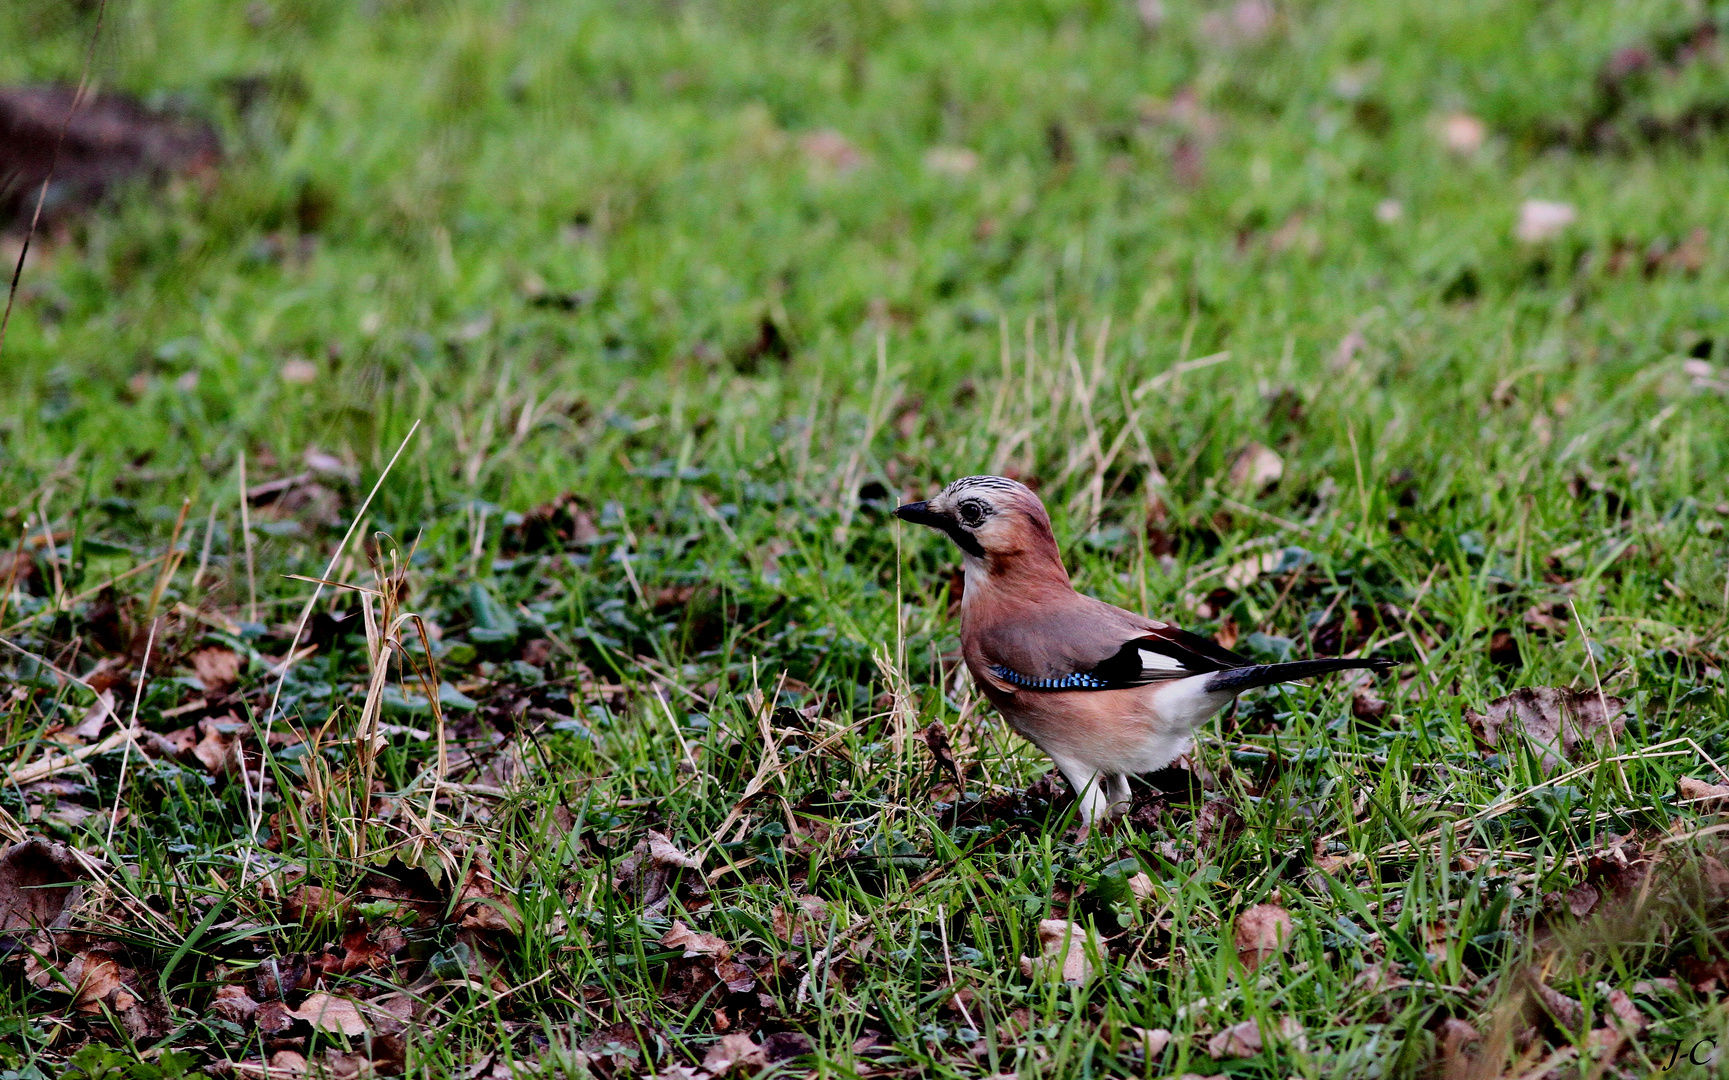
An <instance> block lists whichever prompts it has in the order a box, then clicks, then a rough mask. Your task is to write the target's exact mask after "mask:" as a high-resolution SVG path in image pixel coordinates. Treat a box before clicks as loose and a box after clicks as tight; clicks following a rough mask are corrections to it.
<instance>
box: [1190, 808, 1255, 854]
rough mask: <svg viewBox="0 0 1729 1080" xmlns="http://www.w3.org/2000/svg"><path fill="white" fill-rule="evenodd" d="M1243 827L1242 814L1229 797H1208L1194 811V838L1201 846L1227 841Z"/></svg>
mask: <svg viewBox="0 0 1729 1080" xmlns="http://www.w3.org/2000/svg"><path fill="white" fill-rule="evenodd" d="M1242 829H1243V815H1241V814H1239V813H1238V812H1237V805H1236V803H1233V802H1232V801H1231V800H1229V799H1208V800H1207V801H1206V802H1204V803H1202V804H1201V808H1200V810H1198V811H1196V813H1195V839H1196V841H1197V842H1198V843H1199V844H1200V846H1201V847H1203V848H1211V847H1213V846H1215V845H1217V844H1223V843H1228V842H1229V841H1230V839H1231V837H1233V836H1235V835H1236V834H1237V833H1239V832H1241V831H1242Z"/></svg>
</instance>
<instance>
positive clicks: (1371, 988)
mask: <svg viewBox="0 0 1729 1080" xmlns="http://www.w3.org/2000/svg"><path fill="white" fill-rule="evenodd" d="M1357 985H1358V986H1361V987H1362V988H1363V990H1364V991H1365V992H1367V993H1370V994H1384V993H1386V992H1387V991H1389V990H1397V989H1398V988H1399V987H1401V986H1409V985H1411V980H1409V979H1407V978H1405V977H1404V976H1402V975H1400V974H1399V973H1398V972H1396V971H1394V970H1393V969H1392V968H1390V967H1389V966H1388V965H1386V964H1370V965H1369V966H1368V967H1366V968H1364V969H1363V973H1362V974H1361V975H1359V976H1357Z"/></svg>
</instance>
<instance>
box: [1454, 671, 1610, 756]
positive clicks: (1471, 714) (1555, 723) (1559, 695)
mask: <svg viewBox="0 0 1729 1080" xmlns="http://www.w3.org/2000/svg"><path fill="white" fill-rule="evenodd" d="M1626 705H1627V703H1626V702H1625V701H1624V700H1622V699H1621V698H1618V697H1612V696H1609V695H1606V694H1605V695H1602V696H1599V695H1598V693H1597V691H1595V690H1571V689H1568V688H1567V687H1564V686H1527V687H1520V688H1519V689H1517V690H1515V691H1513V692H1512V693H1511V694H1508V695H1507V696H1506V697H1501V698H1496V699H1495V700H1494V701H1491V702H1490V703H1489V708H1488V711H1487V712H1484V713H1480V712H1477V711H1476V710H1474V709H1467V710H1466V711H1465V718H1466V720H1468V721H1469V722H1470V724H1471V726H1472V727H1473V728H1474V729H1475V730H1476V731H1477V732H1478V733H1479V734H1480V735H1481V736H1482V738H1483V741H1484V742H1486V743H1488V744H1489V745H1490V746H1494V747H1501V745H1502V743H1501V737H1502V735H1503V734H1506V733H1508V732H1511V733H1513V734H1514V735H1521V734H1522V735H1524V736H1525V737H1526V738H1528V739H1529V740H1530V741H1531V744H1532V747H1533V748H1534V749H1535V750H1536V751H1537V752H1538V753H1539V754H1540V755H1541V757H1542V763H1543V771H1544V772H1553V771H1555V769H1557V768H1559V767H1560V766H1561V764H1562V763H1563V762H1565V761H1572V760H1575V759H1577V757H1578V756H1579V751H1580V749H1581V747H1584V746H1587V745H1594V746H1597V747H1600V748H1605V749H1606V748H1608V747H1611V746H1613V745H1614V743H1615V740H1616V739H1617V738H1618V737H1619V736H1620V734H1621V731H1622V729H1623V728H1625V727H1626V725H1627V719H1626V716H1625V713H1624V710H1625V708H1626ZM1604 706H1607V707H1608V709H1607V715H1605V710H1604Z"/></svg>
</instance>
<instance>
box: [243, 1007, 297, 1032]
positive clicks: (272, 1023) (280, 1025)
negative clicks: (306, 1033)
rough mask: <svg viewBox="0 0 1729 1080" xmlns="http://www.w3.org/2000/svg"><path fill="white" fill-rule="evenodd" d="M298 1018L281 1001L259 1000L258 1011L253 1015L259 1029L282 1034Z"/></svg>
mask: <svg viewBox="0 0 1729 1080" xmlns="http://www.w3.org/2000/svg"><path fill="white" fill-rule="evenodd" d="M296 1019H298V1017H296V1016H295V1015H294V1012H293V1011H292V1010H291V1009H289V1007H288V1006H287V1005H286V1004H284V1003H283V1002H280V1001H261V1002H259V1003H258V1012H257V1013H255V1014H254V1015H253V1022H254V1023H256V1024H257V1025H258V1030H259V1031H262V1032H263V1033H264V1034H266V1035H280V1034H281V1033H282V1032H284V1031H287V1030H288V1029H289V1028H291V1027H293V1026H294V1021H295V1020H296Z"/></svg>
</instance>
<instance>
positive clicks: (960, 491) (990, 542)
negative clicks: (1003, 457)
mask: <svg viewBox="0 0 1729 1080" xmlns="http://www.w3.org/2000/svg"><path fill="white" fill-rule="evenodd" d="M895 514H896V515H897V516H898V517H900V518H901V519H903V520H905V521H910V522H913V523H914V524H916V525H928V526H930V527H931V528H933V529H938V530H941V531H942V532H945V533H947V534H948V535H949V538H950V539H951V540H953V541H954V542H955V543H956V544H957V545H959V546H960V549H961V550H962V551H964V552H966V553H967V554H968V555H970V556H972V557H973V558H975V559H978V560H980V561H981V562H984V563H986V564H987V565H988V566H989V567H990V569H991V570H992V572H999V571H1001V570H1006V569H1009V568H1010V567H1011V566H1012V565H1013V564H1015V563H1017V562H1028V561H1030V562H1035V563H1040V564H1046V563H1050V562H1053V561H1054V563H1055V565H1056V567H1057V569H1058V570H1059V571H1060V570H1061V568H1062V560H1061V558H1060V557H1059V556H1058V554H1057V543H1056V538H1055V537H1054V536H1053V535H1052V534H1051V519H1050V515H1048V514H1046V513H1045V504H1044V503H1042V502H1040V501H1039V497H1038V496H1037V495H1034V494H1033V492H1032V489H1031V488H1029V487H1027V486H1026V485H1025V484H1022V483H1020V482H1019V481H1015V480H1010V479H1009V478H1008V477H1006V476H966V477H962V478H961V479H959V480H956V481H955V482H954V483H952V484H950V485H949V486H948V487H946V488H943V490H942V491H941V492H939V493H938V494H937V495H936V496H935V497H933V498H931V499H929V500H927V501H925V502H916V503H908V504H906V505H905V506H902V507H897V508H896V510H895Z"/></svg>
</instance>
